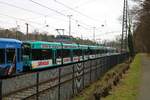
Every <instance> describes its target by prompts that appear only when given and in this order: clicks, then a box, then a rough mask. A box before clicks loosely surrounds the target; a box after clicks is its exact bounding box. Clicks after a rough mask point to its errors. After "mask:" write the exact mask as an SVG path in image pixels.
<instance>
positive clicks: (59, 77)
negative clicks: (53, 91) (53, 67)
mask: <svg viewBox="0 0 150 100" xmlns="http://www.w3.org/2000/svg"><path fill="white" fill-rule="evenodd" d="M58 70H59V72H58V100H60V80H61V68H59V69H58Z"/></svg>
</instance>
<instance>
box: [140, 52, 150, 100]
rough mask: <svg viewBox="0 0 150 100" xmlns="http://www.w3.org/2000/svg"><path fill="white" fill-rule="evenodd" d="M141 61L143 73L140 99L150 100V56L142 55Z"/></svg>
mask: <svg viewBox="0 0 150 100" xmlns="http://www.w3.org/2000/svg"><path fill="white" fill-rule="evenodd" d="M141 61H142V62H141V66H142V68H141V70H142V71H141V72H142V74H141V85H140V95H139V100H150V56H149V57H148V56H147V55H142V58H141Z"/></svg>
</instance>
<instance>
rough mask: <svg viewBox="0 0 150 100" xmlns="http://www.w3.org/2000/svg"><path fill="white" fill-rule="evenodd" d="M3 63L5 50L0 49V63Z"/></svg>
mask: <svg viewBox="0 0 150 100" xmlns="http://www.w3.org/2000/svg"><path fill="white" fill-rule="evenodd" d="M4 63H5V50H4V49H0V64H4Z"/></svg>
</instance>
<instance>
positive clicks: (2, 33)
mask: <svg viewBox="0 0 150 100" xmlns="http://www.w3.org/2000/svg"><path fill="white" fill-rule="evenodd" d="M0 37H1V38H2V37H3V38H16V39H19V40H23V41H24V40H39V41H54V42H65V43H79V44H88V45H95V44H97V43H96V42H93V41H91V40H88V39H87V40H83V39H80V38H74V37H72V36H67V35H58V36H56V37H55V36H54V35H47V33H44V32H43V33H39V32H36V31H35V32H33V33H29V34H28V36H27V35H26V34H24V33H22V32H20V31H17V30H16V29H15V28H11V29H0Z"/></svg>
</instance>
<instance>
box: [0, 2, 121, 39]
mask: <svg viewBox="0 0 150 100" xmlns="http://www.w3.org/2000/svg"><path fill="white" fill-rule="evenodd" d="M33 1H35V2H38V3H40V4H42V5H44V6H47V7H49V8H52V9H54V10H57V11H59V12H61V13H63V14H64V15H65V16H63V15H60V14H58V13H56V12H54V11H51V10H50V9H47V8H44V7H41V6H39V5H37V4H35V3H33V2H31V1H30V0H0V27H3V28H11V27H16V26H17V24H18V25H20V30H21V31H23V32H25V28H26V27H25V23H29V29H30V30H29V31H30V32H32V31H33V30H34V29H38V30H39V31H48V32H49V34H54V35H57V34H58V33H57V32H56V31H55V29H56V28H64V29H65V34H66V35H67V34H68V17H67V15H73V16H72V19H73V20H72V35H73V36H75V37H77V36H78V37H80V36H81V34H82V36H83V38H89V39H93V37H92V36H93V30H92V27H96V39H101V40H103V39H114V36H116V35H118V34H121V23H120V22H119V21H118V18H119V16H121V15H122V9H123V0H56V1H58V2H59V3H63V4H65V5H67V6H69V7H71V8H73V9H75V10H77V11H79V12H81V13H82V14H85V15H87V16H88V17H85V16H83V15H81V14H79V13H77V12H74V11H72V10H70V9H68V8H66V7H64V6H62V5H61V4H59V3H57V2H56V1H55V0H33ZM4 3H5V4H4ZM6 3H8V4H12V5H15V6H18V7H21V8H24V9H26V10H32V11H34V13H31V12H29V11H25V10H21V9H18V8H15V7H10V6H8V5H6ZM36 13H38V14H36ZM6 15H9V17H8V16H6ZM10 16H13V17H16V18H20V19H25V20H20V19H15V18H11V17H10ZM45 24H48V25H49V27H48V28H47V27H45ZM78 24H80V25H81V26H80V27H78V26H77V25H78ZM102 24H104V25H105V26H104V27H101V25H102ZM105 33H106V34H105Z"/></svg>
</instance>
